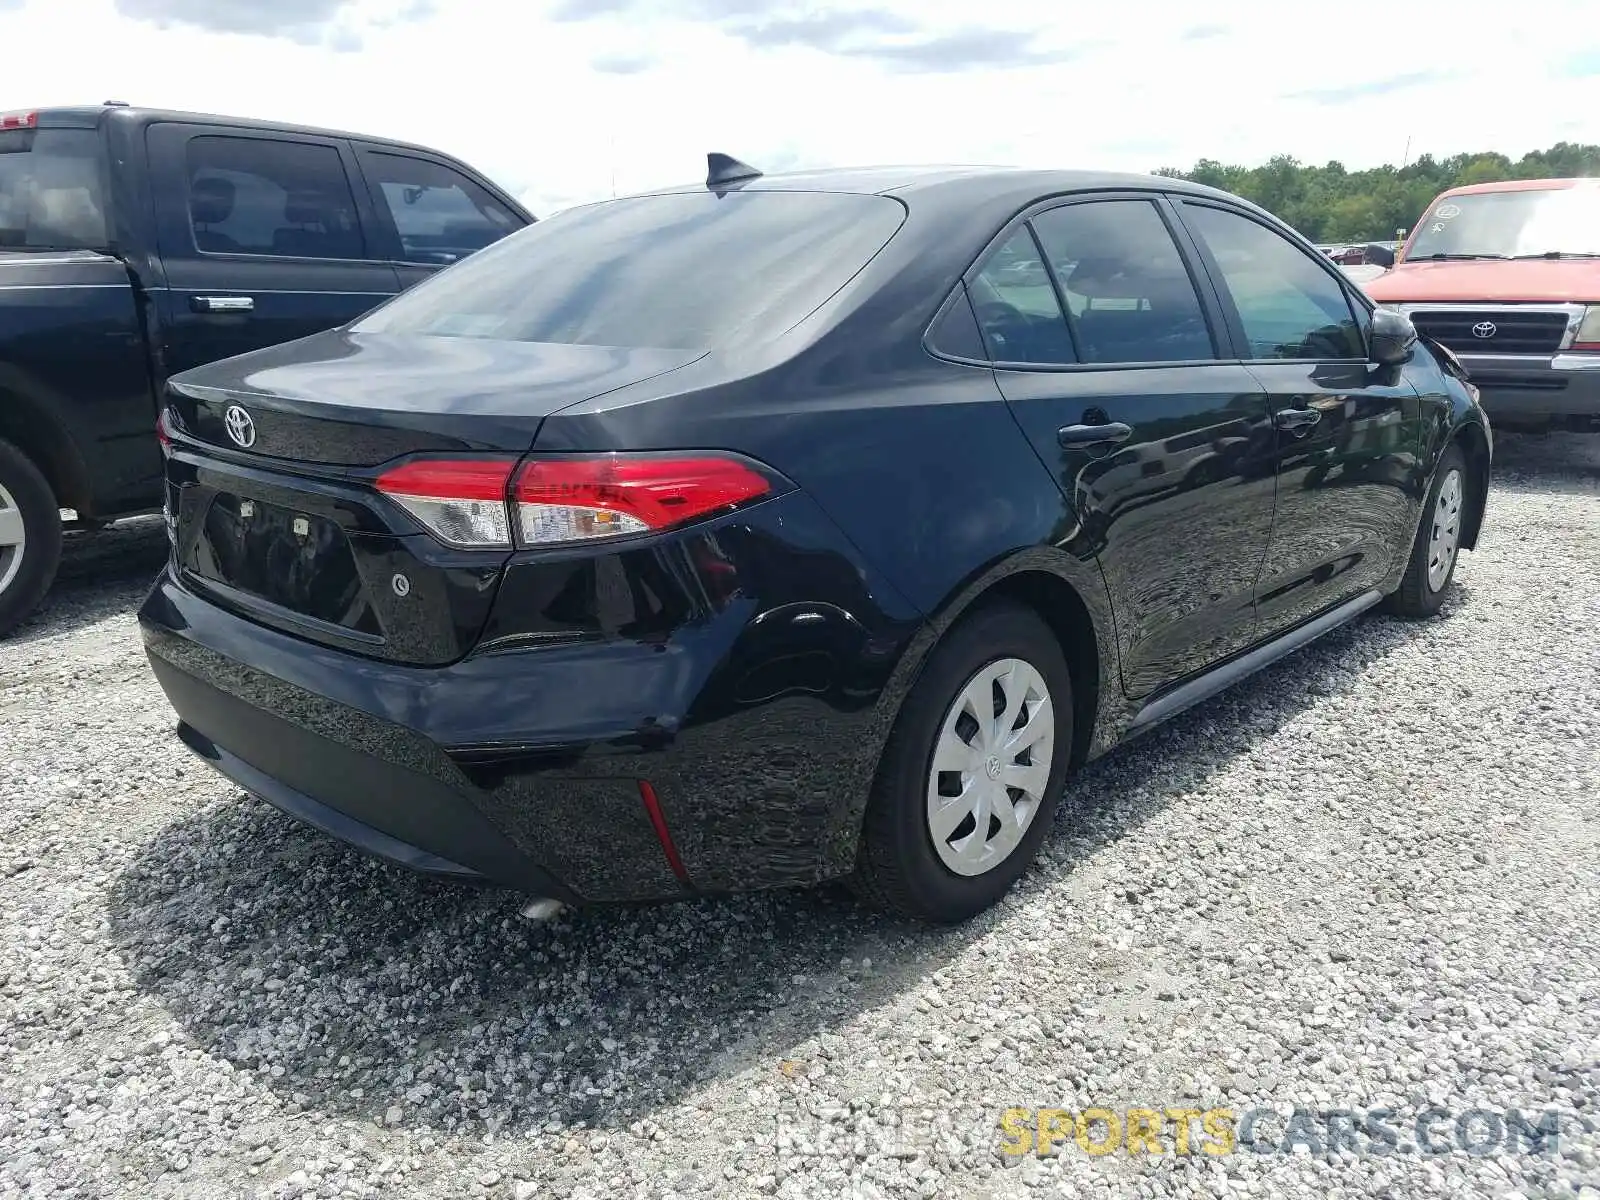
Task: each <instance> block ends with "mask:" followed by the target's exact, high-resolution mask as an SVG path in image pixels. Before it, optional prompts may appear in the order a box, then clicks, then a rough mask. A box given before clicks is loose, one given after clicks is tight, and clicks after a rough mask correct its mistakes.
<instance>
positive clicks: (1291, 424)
mask: <svg viewBox="0 0 1600 1200" xmlns="http://www.w3.org/2000/svg"><path fill="white" fill-rule="evenodd" d="M1273 420H1275V421H1276V422H1277V423H1278V428H1279V429H1286V430H1288V431H1289V432H1290V433H1292V434H1293V435H1294V436H1295V437H1297V438H1301V437H1305V436H1306V434H1308V433H1310V432H1311V430H1312V427H1313V426H1315V425H1316V423H1317V422H1318V421H1320V420H1322V414H1321V413H1320V412H1318V411H1317V410H1316V409H1314V408H1280V409H1279V410H1278V411H1277V412H1275V413H1274V414H1273Z"/></svg>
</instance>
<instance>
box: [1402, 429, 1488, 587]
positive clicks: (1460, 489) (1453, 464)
mask: <svg viewBox="0 0 1600 1200" xmlns="http://www.w3.org/2000/svg"><path fill="white" fill-rule="evenodd" d="M1470 487H1471V483H1470V482H1469V481H1468V478H1467V460H1466V458H1465V456H1464V455H1463V454H1462V453H1461V447H1459V446H1457V445H1456V444H1455V443H1453V442H1452V443H1451V444H1450V445H1449V446H1447V447H1446V448H1445V452H1444V453H1443V454H1442V455H1441V456H1440V457H1439V466H1438V468H1437V469H1436V470H1435V471H1434V473H1433V486H1432V487H1430V488H1429V489H1428V498H1427V500H1426V502H1425V503H1424V504H1423V506H1422V523H1421V525H1420V526H1419V528H1418V529H1417V536H1416V540H1415V542H1414V543H1413V544H1412V547H1411V561H1410V562H1409V563H1407V564H1406V573H1405V575H1404V576H1403V577H1402V578H1401V580H1400V586H1399V587H1398V588H1396V589H1395V591H1394V592H1392V593H1391V594H1390V596H1389V598H1388V608H1389V611H1391V612H1393V613H1396V614H1398V615H1399V616H1402V617H1431V616H1433V615H1434V614H1435V613H1437V612H1438V611H1439V609H1440V608H1441V607H1442V606H1443V605H1444V597H1445V593H1446V592H1448V591H1449V590H1450V582H1451V580H1452V579H1454V578H1455V572H1456V560H1457V559H1458V558H1459V557H1460V554H1461V530H1462V527H1463V525H1464V524H1465V521H1466V514H1467V498H1468V495H1469V489H1470Z"/></svg>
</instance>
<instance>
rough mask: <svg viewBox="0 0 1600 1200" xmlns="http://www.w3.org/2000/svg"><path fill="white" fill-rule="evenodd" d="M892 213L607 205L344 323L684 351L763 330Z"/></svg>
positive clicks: (859, 250) (370, 328)
mask: <svg viewBox="0 0 1600 1200" xmlns="http://www.w3.org/2000/svg"><path fill="white" fill-rule="evenodd" d="M904 217H905V209H904V208H903V207H902V206H901V205H900V203H899V202H898V201H895V200H891V199H889V198H887V197H884V196H869V195H854V194H846V193H836V192H777V191H772V192H761V191H755V192H729V193H727V194H725V195H722V196H720V197H719V196H717V195H715V194H714V193H712V192H710V191H705V192H690V193H684V194H681V195H667V196H640V197H632V198H629V199H624V200H612V201H608V202H606V203H603V204H596V205H591V206H588V207H585V208H576V209H570V210H568V211H567V212H563V213H557V214H556V215H555V216H552V217H550V218H548V219H546V220H543V221H540V222H539V223H538V224H536V225H532V226H530V227H529V228H527V229H525V230H523V231H522V232H520V233H516V234H513V235H512V236H511V237H509V238H506V239H505V240H503V241H500V242H497V243H495V244H494V245H493V246H490V247H488V248H487V249H484V250H480V251H478V252H477V253H476V254H474V255H472V256H471V257H470V258H468V259H466V260H465V261H463V262H461V263H459V264H457V265H456V266H453V267H450V268H449V269H448V270H446V271H442V272H440V273H439V274H438V275H436V276H434V277H433V278H432V279H429V280H427V281H426V282H424V283H421V284H419V285H417V286H416V287H414V288H412V289H411V290H410V291H407V292H403V293H402V294H401V295H400V296H398V297H397V298H396V299H394V300H392V301H390V302H389V303H388V304H386V305H384V306H383V307H382V308H380V309H378V310H377V311H376V312H373V313H371V314H369V315H368V316H367V317H365V318H364V319H363V320H361V321H359V322H357V323H356V325H355V326H354V329H355V331H356V332H358V333H422V334H435V335H442V336H447V337H478V338H494V339H500V340H504V341H519V342H563V343H569V344H576V345H587V346H633V347H651V348H659V349H683V350H699V349H708V348H710V347H711V346H714V345H717V344H719V343H722V342H725V341H727V340H728V339H729V338H731V337H733V336H734V335H735V334H738V333H742V334H744V335H746V336H773V335H775V334H778V333H781V332H783V331H784V330H786V329H789V328H790V327H792V326H793V325H795V324H796V323H798V322H799V321H801V320H803V319H804V318H805V317H807V316H808V315H810V314H811V313H812V312H813V311H815V310H816V309H817V308H818V307H819V306H820V305H821V304H822V303H823V302H824V301H826V300H827V299H828V297H829V296H831V295H833V293H834V292H836V291H838V290H839V288H840V287H842V286H843V285H844V284H845V283H847V282H848V281H849V280H850V277H851V276H853V275H854V274H855V273H856V272H857V271H859V270H860V269H861V268H862V267H863V266H864V265H865V264H866V263H867V261H868V260H869V259H870V258H871V257H872V256H873V255H874V254H876V253H877V252H878V251H879V250H880V249H882V247H883V245H884V243H886V242H887V241H888V240H889V239H890V238H891V237H893V236H894V233H895V231H896V230H897V229H898V228H899V227H900V223H901V221H902V220H903V219H904Z"/></svg>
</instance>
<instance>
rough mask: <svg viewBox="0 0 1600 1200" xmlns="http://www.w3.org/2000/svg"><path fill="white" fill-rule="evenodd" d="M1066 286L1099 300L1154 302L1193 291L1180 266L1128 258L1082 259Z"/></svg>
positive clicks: (1074, 267) (1073, 268)
mask: <svg viewBox="0 0 1600 1200" xmlns="http://www.w3.org/2000/svg"><path fill="white" fill-rule="evenodd" d="M1064 286H1065V287H1066V289H1067V290H1068V291H1069V292H1076V293H1077V294H1078V295H1080V296H1088V297H1090V298H1091V299H1095V300H1138V299H1150V298H1153V297H1157V296H1163V295H1170V294H1172V292H1173V290H1174V289H1179V290H1180V291H1182V290H1189V291H1191V292H1192V289H1193V285H1191V284H1190V282H1189V277H1188V274H1187V273H1186V272H1185V271H1184V269H1183V266H1182V265H1181V264H1179V263H1171V262H1161V261H1151V262H1139V261H1138V260H1136V259H1132V258H1128V257H1124V256H1118V257H1116V258H1110V257H1105V258H1080V259H1079V260H1078V261H1077V262H1076V263H1075V264H1073V267H1072V274H1071V275H1070V276H1068V277H1067V279H1066V281H1065V285H1064Z"/></svg>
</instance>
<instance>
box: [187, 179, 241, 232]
mask: <svg viewBox="0 0 1600 1200" xmlns="http://www.w3.org/2000/svg"><path fill="white" fill-rule="evenodd" d="M233 198H234V187H233V184H231V183H229V182H228V181H227V180H226V179H221V178H218V177H217V176H215V175H208V176H206V177H205V178H203V179H196V180H195V181H194V183H193V184H192V185H191V186H190V188H189V214H190V216H192V217H193V218H194V220H195V222H196V223H197V224H200V225H215V224H217V223H219V222H221V221H226V220H227V219H228V217H229V216H230V215H231V214H232V213H233Z"/></svg>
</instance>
